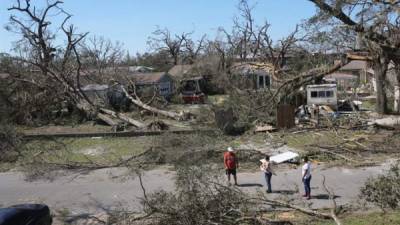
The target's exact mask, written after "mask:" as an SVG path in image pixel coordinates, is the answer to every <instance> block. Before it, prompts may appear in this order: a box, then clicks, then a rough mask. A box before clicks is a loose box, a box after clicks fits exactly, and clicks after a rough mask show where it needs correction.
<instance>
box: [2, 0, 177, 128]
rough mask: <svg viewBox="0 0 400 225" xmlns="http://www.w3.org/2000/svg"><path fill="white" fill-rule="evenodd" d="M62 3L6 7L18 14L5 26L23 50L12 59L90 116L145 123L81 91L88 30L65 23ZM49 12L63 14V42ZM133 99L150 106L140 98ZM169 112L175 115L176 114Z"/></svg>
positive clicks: (114, 122)
mask: <svg viewBox="0 0 400 225" xmlns="http://www.w3.org/2000/svg"><path fill="white" fill-rule="evenodd" d="M62 4H63V1H49V2H48V3H47V6H45V8H44V9H43V10H37V9H36V7H35V6H32V5H31V1H30V0H25V1H21V0H17V3H16V5H14V6H13V7H11V8H9V9H8V10H9V11H12V12H16V13H18V15H19V17H17V16H15V15H12V16H11V17H10V25H8V26H7V29H8V30H10V31H13V32H16V33H19V34H20V35H21V40H20V41H19V42H18V43H19V45H18V46H16V48H17V49H24V51H20V53H21V52H22V53H21V55H20V56H19V57H16V58H15V60H16V61H20V62H22V63H23V64H26V65H28V66H27V67H28V68H27V70H30V71H40V72H36V73H37V74H35V75H33V74H32V73H31V74H26V75H28V76H30V77H28V78H27V80H31V83H33V84H35V85H39V86H40V87H43V88H45V89H48V90H49V93H54V94H55V95H57V96H56V97H59V98H60V99H61V100H65V101H67V102H68V103H69V104H72V105H73V106H74V107H75V108H76V109H78V110H79V111H81V112H83V113H84V114H85V115H86V117H88V118H90V119H94V118H95V119H99V120H102V121H104V122H105V123H107V124H109V125H110V126H112V127H113V128H115V127H118V126H119V125H120V121H119V120H122V121H125V122H127V123H129V124H132V125H134V126H135V127H138V128H144V127H146V125H145V124H143V123H141V122H140V121H137V120H134V119H132V118H130V117H129V116H127V115H125V114H121V113H117V112H115V111H113V110H109V109H104V108H102V107H100V106H98V105H96V104H95V103H93V102H92V101H91V100H90V99H89V98H88V97H87V96H86V94H85V93H84V92H83V91H82V89H81V74H82V67H83V66H82V62H81V54H82V52H81V51H80V49H79V48H80V45H81V44H82V41H83V40H84V39H85V37H86V36H87V34H88V33H82V34H78V33H76V29H75V27H74V25H72V24H71V25H69V26H67V23H68V21H69V19H70V18H71V15H69V14H68V13H66V12H65V11H64V10H63V9H62V8H61V5H62ZM50 13H54V14H55V15H65V17H64V19H63V22H62V24H61V25H60V27H58V28H56V29H57V30H61V32H62V33H63V35H64V37H65V39H66V44H65V45H64V46H62V45H57V44H56V43H55V41H56V38H55V37H57V33H56V32H54V31H52V30H51V25H52V24H53V23H52V21H50V20H49V14H50ZM84 49H85V48H84ZM82 51H83V50H82ZM25 52H26V53H25ZM11 75H12V74H11ZM38 77H40V79H39V78H38ZM49 83H50V84H52V85H49ZM53 98H54V97H53ZM61 100H60V101H61ZM134 102H136V104H138V105H141V106H142V107H144V108H148V109H150V110H153V109H152V108H149V107H147V106H146V105H145V104H143V103H142V102H140V101H137V100H136V101H134ZM158 113H160V114H161V113H163V112H161V111H160V112H158ZM164 114H166V113H164ZM170 115H171V114H170ZM172 116H174V117H175V118H177V117H178V116H177V115H172ZM116 119H118V120H116Z"/></svg>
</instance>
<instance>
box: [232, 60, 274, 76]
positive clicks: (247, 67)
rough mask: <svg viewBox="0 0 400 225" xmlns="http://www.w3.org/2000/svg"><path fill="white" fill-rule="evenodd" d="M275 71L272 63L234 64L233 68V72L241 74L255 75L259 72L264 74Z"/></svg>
mask: <svg viewBox="0 0 400 225" xmlns="http://www.w3.org/2000/svg"><path fill="white" fill-rule="evenodd" d="M273 69H274V66H273V65H272V64H270V63H257V62H250V63H247V62H244V63H234V64H233V65H232V67H231V70H233V71H234V72H239V73H244V74H246V73H254V72H257V71H263V72H272V71H273Z"/></svg>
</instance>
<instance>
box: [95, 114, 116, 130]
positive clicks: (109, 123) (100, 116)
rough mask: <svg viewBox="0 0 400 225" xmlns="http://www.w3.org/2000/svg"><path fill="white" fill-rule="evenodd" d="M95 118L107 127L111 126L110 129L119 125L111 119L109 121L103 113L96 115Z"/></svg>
mask: <svg viewBox="0 0 400 225" xmlns="http://www.w3.org/2000/svg"><path fill="white" fill-rule="evenodd" d="M97 118H99V119H100V120H102V121H104V122H105V123H107V124H108V125H110V126H112V127H116V126H118V125H119V123H118V122H117V121H115V120H113V119H111V118H110V117H109V116H108V115H106V114H103V113H97Z"/></svg>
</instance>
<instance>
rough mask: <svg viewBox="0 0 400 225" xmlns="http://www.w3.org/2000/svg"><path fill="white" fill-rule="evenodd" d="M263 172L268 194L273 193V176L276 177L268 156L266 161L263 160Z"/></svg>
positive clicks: (261, 167)
mask: <svg viewBox="0 0 400 225" xmlns="http://www.w3.org/2000/svg"><path fill="white" fill-rule="evenodd" d="M260 161H261V166H260V169H261V171H263V172H264V177H265V181H266V183H267V193H271V192H272V188H271V177H272V175H276V174H275V172H274V170H273V169H272V166H271V165H272V162H271V161H270V160H269V155H266V156H265V158H264V159H261V160H260Z"/></svg>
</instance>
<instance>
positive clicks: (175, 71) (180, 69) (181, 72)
mask: <svg viewBox="0 0 400 225" xmlns="http://www.w3.org/2000/svg"><path fill="white" fill-rule="evenodd" d="M192 69H193V65H175V66H174V67H172V68H171V69H170V70H169V71H168V73H169V74H170V75H171V76H173V77H177V78H183V77H185V76H187V75H189V73H191V72H192Z"/></svg>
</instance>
